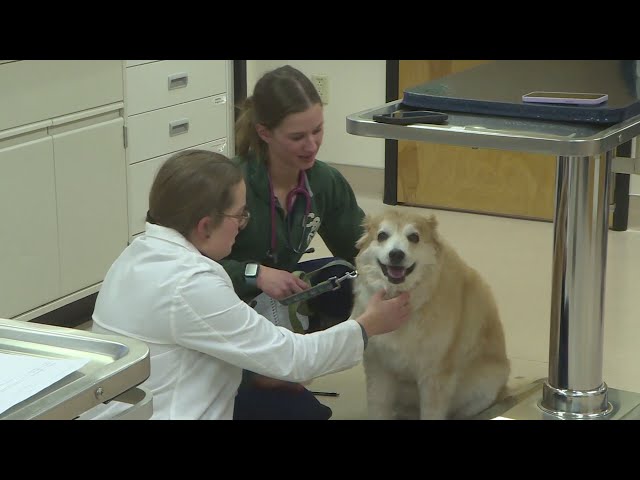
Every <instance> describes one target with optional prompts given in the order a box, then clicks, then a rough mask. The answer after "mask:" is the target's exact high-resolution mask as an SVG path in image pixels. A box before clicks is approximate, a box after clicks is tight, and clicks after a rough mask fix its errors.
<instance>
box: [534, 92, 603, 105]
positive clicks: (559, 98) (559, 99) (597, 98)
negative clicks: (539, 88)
mask: <svg viewBox="0 0 640 480" xmlns="http://www.w3.org/2000/svg"><path fill="white" fill-rule="evenodd" d="M608 99H609V95H607V94H606V93H580V92H530V93H527V94H526V95H523V96H522V101H523V102H528V103H561V104H570V105H599V104H601V103H604V102H606V101H607V100H608Z"/></svg>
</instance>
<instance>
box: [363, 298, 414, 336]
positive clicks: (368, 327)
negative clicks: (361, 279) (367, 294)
mask: <svg viewBox="0 0 640 480" xmlns="http://www.w3.org/2000/svg"><path fill="white" fill-rule="evenodd" d="M384 295H385V291H384V290H380V291H379V292H377V293H376V294H375V295H374V296H373V297H371V300H369V303H368V305H367V309H366V310H365V311H364V313H363V314H362V315H360V316H359V317H358V318H356V321H357V322H358V323H360V324H361V325H362V326H363V327H364V329H365V331H366V332H367V335H368V336H369V337H372V336H374V335H380V334H383V333H388V332H393V331H394V330H396V329H398V328H400V327H401V326H402V325H404V324H405V323H406V322H407V321H408V320H409V316H410V314H411V304H410V303H409V293H408V292H403V293H401V294H400V295H398V296H397V297H395V298H392V299H390V300H384Z"/></svg>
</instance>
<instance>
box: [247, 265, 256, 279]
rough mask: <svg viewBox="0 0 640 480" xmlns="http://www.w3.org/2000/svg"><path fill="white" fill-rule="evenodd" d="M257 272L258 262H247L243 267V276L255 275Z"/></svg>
mask: <svg viewBox="0 0 640 480" xmlns="http://www.w3.org/2000/svg"><path fill="white" fill-rule="evenodd" d="M257 274H258V264H257V263H248V264H247V266H246V267H245V269H244V275H245V277H255V276H256V275H257Z"/></svg>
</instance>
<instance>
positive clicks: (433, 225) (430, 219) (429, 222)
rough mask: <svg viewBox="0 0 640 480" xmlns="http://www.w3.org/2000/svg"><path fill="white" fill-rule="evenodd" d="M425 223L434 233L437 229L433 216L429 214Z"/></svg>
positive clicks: (436, 220)
mask: <svg viewBox="0 0 640 480" xmlns="http://www.w3.org/2000/svg"><path fill="white" fill-rule="evenodd" d="M427 223H428V224H429V226H430V227H431V228H432V229H433V231H434V232H435V231H436V230H437V229H438V219H437V218H436V216H435V215H433V214H431V215H429V216H428V217H427Z"/></svg>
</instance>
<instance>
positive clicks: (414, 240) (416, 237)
mask: <svg viewBox="0 0 640 480" xmlns="http://www.w3.org/2000/svg"><path fill="white" fill-rule="evenodd" d="M407 239H408V240H409V241H410V242H411V243H418V242H419V241H420V236H419V235H418V234H417V233H412V234H410V235H407Z"/></svg>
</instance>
